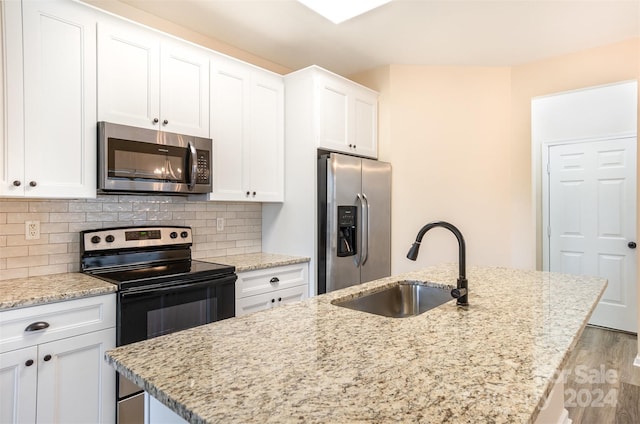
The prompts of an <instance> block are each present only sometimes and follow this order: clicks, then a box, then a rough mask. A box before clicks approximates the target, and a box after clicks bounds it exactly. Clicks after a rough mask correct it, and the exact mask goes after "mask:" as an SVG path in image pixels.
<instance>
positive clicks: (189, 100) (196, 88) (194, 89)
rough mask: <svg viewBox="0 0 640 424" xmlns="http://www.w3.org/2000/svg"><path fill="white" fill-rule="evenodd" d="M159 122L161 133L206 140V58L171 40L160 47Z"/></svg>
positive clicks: (207, 130)
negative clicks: (192, 136)
mask: <svg viewBox="0 0 640 424" xmlns="http://www.w3.org/2000/svg"><path fill="white" fill-rule="evenodd" d="M161 53H162V57H161V64H162V65H161V68H160V70H161V76H160V82H161V85H160V87H161V89H160V115H161V117H160V122H161V128H162V130H164V131H169V132H174V133H181V134H189V135H194V136H197V137H205V138H209V57H208V55H206V54H205V53H204V52H203V51H201V50H199V49H197V48H196V47H192V46H190V45H187V44H180V43H177V42H173V41H166V42H163V43H162V47H161Z"/></svg>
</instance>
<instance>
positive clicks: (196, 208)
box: [184, 203, 209, 212]
mask: <svg viewBox="0 0 640 424" xmlns="http://www.w3.org/2000/svg"><path fill="white" fill-rule="evenodd" d="M184 210H185V211H187V212H202V211H207V210H209V209H208V205H205V204H204V203H185V205H184Z"/></svg>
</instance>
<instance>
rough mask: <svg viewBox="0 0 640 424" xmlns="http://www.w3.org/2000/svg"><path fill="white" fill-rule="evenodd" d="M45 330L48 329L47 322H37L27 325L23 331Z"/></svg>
mask: <svg viewBox="0 0 640 424" xmlns="http://www.w3.org/2000/svg"><path fill="white" fill-rule="evenodd" d="M45 328H49V323H48V322H45V321H37V322H34V323H31V324H29V325H27V328H25V329H24V331H40V330H44V329H45Z"/></svg>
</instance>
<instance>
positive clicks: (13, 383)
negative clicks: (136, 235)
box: [0, 295, 115, 424]
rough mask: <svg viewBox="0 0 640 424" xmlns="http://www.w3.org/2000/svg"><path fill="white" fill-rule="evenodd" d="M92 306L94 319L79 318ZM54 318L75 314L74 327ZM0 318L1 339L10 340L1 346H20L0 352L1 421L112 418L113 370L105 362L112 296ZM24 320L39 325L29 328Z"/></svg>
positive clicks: (111, 338)
mask: <svg viewBox="0 0 640 424" xmlns="http://www.w3.org/2000/svg"><path fill="white" fill-rule="evenodd" d="M93 310H100V311H101V312H100V314H99V316H98V317H97V318H96V317H95V315H94V314H93V312H89V313H88V314H86V315H84V317H83V316H82V315H83V312H82V311H93ZM92 316H93V317H92ZM30 317H31V319H33V320H34V321H31V320H30ZM56 317H63V318H64V317H66V318H69V317H76V318H78V319H77V322H76V324H77V325H76V326H72V325H66V323H64V322H62V321H64V319H63V320H62V321H61V320H60V319H59V318H56ZM0 321H1V325H0V340H10V342H9V343H3V344H2V345H3V347H7V346H11V347H12V348H13V347H16V346H18V345H22V346H23V347H20V348H18V349H15V350H9V351H4V350H0V392H2V396H1V397H0V423H3V424H4V423H36V422H37V423H71V422H77V423H80V422H82V423H113V422H114V421H115V371H114V370H113V369H112V368H111V366H109V365H108V364H107V362H106V361H105V360H104V354H105V352H106V351H107V350H109V349H113V348H114V347H115V295H106V296H98V297H94V298H87V299H79V300H72V301H67V302H60V303H56V304H50V305H42V306H35V307H30V308H23V309H19V310H9V311H3V312H1V313H0ZM25 321H26V322H29V324H28V325H27V327H33V326H34V325H35V326H36V327H38V326H39V327H42V328H41V329H37V330H35V331H27V327H25V326H23V325H22V324H23V323H24V322H25ZM45 324H47V325H48V326H47V327H45ZM18 325H19V326H21V327H22V332H23V336H22V337H16V334H15V331H14V329H15V327H17V326H18ZM101 327H102V328H103V329H99V328H101ZM78 329H85V330H86V329H92V330H93V329H98V330H97V331H90V332H86V333H83V334H77V333H78V332H81V331H82V330H80V331H79V330H78ZM5 337H6V338H5ZM58 337H59V338H58Z"/></svg>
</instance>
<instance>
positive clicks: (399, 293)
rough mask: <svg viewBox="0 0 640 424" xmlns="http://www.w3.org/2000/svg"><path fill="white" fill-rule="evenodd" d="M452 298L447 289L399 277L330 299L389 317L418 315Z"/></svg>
mask: <svg viewBox="0 0 640 424" xmlns="http://www.w3.org/2000/svg"><path fill="white" fill-rule="evenodd" d="M451 300H454V298H453V297H452V296H451V290H450V289H448V288H444V287H434V286H426V285H424V284H421V283H420V282H418V281H399V282H398V284H396V285H393V286H391V287H388V288H386V289H384V290H382V291H377V292H374V293H371V294H367V295H364V296H361V297H357V298H354V299H348V300H340V299H337V300H334V301H333V302H332V303H333V304H334V305H337V306H342V307H344V308H349V309H354V310H356V311H362V312H369V313H370V314H376V315H382V316H385V317H392V318H405V317H410V316H414V315H419V314H421V313H423V312H426V311H428V310H430V309H433V308H436V307H438V306H440V305H442V304H444V303H446V302H449V301H451Z"/></svg>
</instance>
